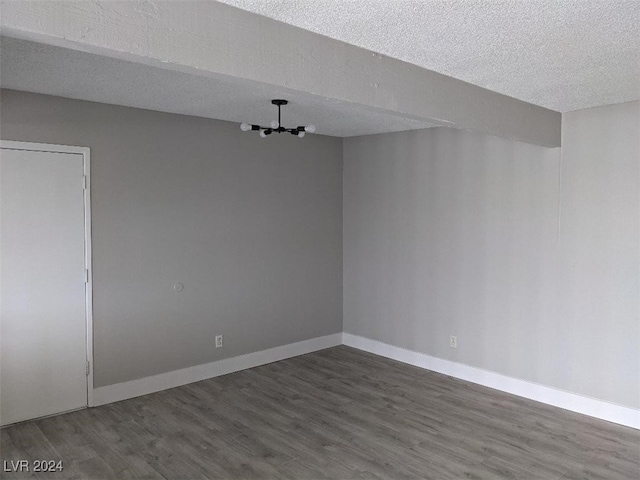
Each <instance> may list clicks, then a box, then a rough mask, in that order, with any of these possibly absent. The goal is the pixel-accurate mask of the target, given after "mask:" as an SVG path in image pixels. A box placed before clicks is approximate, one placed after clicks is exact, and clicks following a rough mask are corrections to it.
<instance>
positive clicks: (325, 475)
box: [0, 346, 640, 480]
mask: <svg viewBox="0 0 640 480" xmlns="http://www.w3.org/2000/svg"><path fill="white" fill-rule="evenodd" d="M0 441H1V444H0V446H1V451H0V457H1V459H2V460H7V461H11V460H13V461H16V460H29V461H33V460H36V459H38V460H45V459H51V460H63V462H64V470H63V471H62V472H53V473H47V474H42V473H40V474H36V473H34V472H22V473H20V472H3V475H2V478H8V479H13V478H50V479H57V478H68V479H105V478H149V479H185V478H189V479H236V478H246V479H252V478H253V479H259V478H278V479H279V478H283V479H329V478H339V479H372V480H375V479H404V478H406V479H437V480H446V479H458V478H470V479H496V478H511V479H518V480H519V479H527V480H529V479H549V480H558V479H560V478H563V479H574V478H575V479H577V478H580V479H584V478H590V479H591V478H593V479H599V478H602V479H623V478H624V479H637V478H640V432H639V431H637V430H634V429H631V428H626V427H622V426H620V425H615V424H611V423H608V422H604V421H600V420H597V419H594V418H590V417H585V416H583V415H579V414H576V413H573V412H568V411H565V410H561V409H558V408H554V407H551V406H549V405H544V404H540V403H537V402H533V401H530V400H527V399H524V398H520V397H516V396H513V395H509V394H506V393H504V392H500V391H496V390H492V389H490V388H485V387H482V386H480V385H475V384H472V383H468V382H464V381H462V380H458V379H455V378H451V377H447V376H444V375H439V374H437V373H434V372H429V371H426V370H422V369H419V368H417V367H413V366H411V365H406V364H403V363H400V362H395V361H392V360H388V359H385V358H382V357H378V356H376V355H372V354H369V353H366V352H362V351H359V350H355V349H353V348H349V347H345V346H341V347H335V348H330V349H326V350H322V351H319V352H315V353H312V354H308V355H302V356H299V357H295V358H291V359H288V360H284V361H281V362H275V363H271V364H268V365H263V366H261V367H257V368H253V369H249V370H245V371H241V372H236V373H233V374H229V375H224V376H222V377H218V378H213V379H210V380H205V381H202V382H197V383H193V384H190V385H185V386H183V387H178V388H174V389H171V390H166V391H163V392H158V393H155V394H150V395H145V396H142V397H137V398H134V399H131V400H126V401H122V402H117V403H113V404H110V405H104V406H101V407H97V408H92V409H87V410H82V411H78V412H72V413H68V414H64V415H59V416H56V417H50V418H45V419H40V420H36V421H33V422H27V423H23V424H19V425H14V426H11V427H7V428H4V429H2V430H1V431H0Z"/></svg>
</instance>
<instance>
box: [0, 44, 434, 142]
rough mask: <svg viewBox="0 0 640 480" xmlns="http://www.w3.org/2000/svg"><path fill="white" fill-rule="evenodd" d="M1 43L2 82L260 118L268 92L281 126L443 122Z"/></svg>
mask: <svg viewBox="0 0 640 480" xmlns="http://www.w3.org/2000/svg"><path fill="white" fill-rule="evenodd" d="M0 49H1V51H2V55H1V56H0V60H1V63H0V85H1V86H2V87H3V88H11V89H15V90H23V91H27V92H37V93H44V94H48V95H57V96H61V97H67V98H75V99H79V100H89V101H94V102H101V103H109V104H114V105H124V106H128V107H136V108H145V109H148V110H156V111H160V112H169V113H179V114H184V115H193V116H197V117H207V118H216V119H222V120H228V121H235V122H238V123H240V122H248V123H257V124H261V125H269V123H270V122H271V120H274V119H276V118H277V108H276V107H275V106H273V105H271V103H270V101H269V100H268V99H272V98H286V99H287V100H289V105H287V106H286V107H283V111H282V123H283V126H285V127H287V128H289V127H296V126H298V125H309V124H315V125H316V126H317V133H318V134H322V135H331V136H336V137H349V136H356V135H372V134H376V133H384V132H397V131H404V130H417V129H421V128H429V127H434V126H441V125H444V123H442V122H438V121H435V120H434V121H429V120H425V119H417V118H409V117H406V116H400V115H394V114H391V113H389V112H387V111H378V110H374V109H369V108H366V107H364V106H361V105H354V104H350V103H347V102H341V101H338V100H335V99H329V98H323V97H319V96H314V95H311V94H306V93H301V92H294V91H291V90H287V89H284V88H275V87H271V86H266V85H264V84H261V83H257V82H251V81H248V80H243V79H238V78H231V77H226V76H222V75H218V76H217V77H211V76H207V77H204V76H198V75H192V74H187V73H181V72H176V71H173V70H167V69H162V68H156V67H152V66H148V65H144V64H140V63H133V62H127V61H124V60H119V59H114V58H110V57H105V56H101V55H94V54H90V53H85V52H80V51H77V50H70V49H65V48H60V47H55V46H52V45H46V44H40V43H33V42H29V41H25V40H18V39H15V38H10V37H1V39H0Z"/></svg>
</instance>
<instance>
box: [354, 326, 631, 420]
mask: <svg viewBox="0 0 640 480" xmlns="http://www.w3.org/2000/svg"><path fill="white" fill-rule="evenodd" d="M342 343H343V344H344V345H348V346H350V347H354V348H357V349H359V350H364V351H365V352H370V353H374V354H376V355H380V356H382V357H387V358H391V359H393V360H398V361H399V362H403V363H408V364H410V365H414V366H416V367H420V368H424V369H427V370H432V371H434V372H438V373H442V374H444V375H449V376H451V377H456V378H459V379H461V380H466V381H468V382H472V383H477V384H479V385H484V386H485V387H490V388H495V389H496V390H500V391H503V392H507V393H511V394H513V395H518V396H520V397H524V398H528V399H531V400H536V401H538V402H542V403H546V404H548V405H553V406H554V407H560V408H563V409H565V410H570V411H572V412H577V413H582V414H584V415H589V416H591V417H595V418H599V419H601V420H607V421H609V422H613V423H618V424H620V425H625V426H627V427H631V428H636V429H640V410H636V409H633V408H629V407H624V406H622V405H616V404H613V403H609V402H605V401H603V400H597V399H594V398H589V397H584V396H582V395H578V394H575V393H571V392H565V391H563V390H558V389H556V388H552V387H546V386H544V385H539V384H536V383H532V382H527V381H525V380H519V379H517V378H513V377H508V376H506V375H502V374H499V373H495V372H490V371H488V370H482V369H480V368H475V367H470V366H468V365H464V364H461V363H456V362H452V361H449V360H443V359H441V358H437V357H432V356H430V355H426V354H424V353H419V352H414V351H411V350H407V349H404V348H400V347H395V346H393V345H389V344H386V343H382V342H378V341H377V340H371V339H369V338H365V337H360V336H357V335H352V334H350V333H343V334H342Z"/></svg>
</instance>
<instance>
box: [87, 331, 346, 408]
mask: <svg viewBox="0 0 640 480" xmlns="http://www.w3.org/2000/svg"><path fill="white" fill-rule="evenodd" d="M341 343H342V334H341V333H334V334H332V335H326V336H324V337H317V338H312V339H310V340H303V341H302V342H297V343H290V344H288V345H282V346H280V347H274V348H270V349H268V350H261V351H259V352H254V353H248V354H246V355H240V356H237V357H232V358H225V359H224V360H218V361H216V362H211V363H205V364H202V365H195V366H193V367H188V368H183V369H181V370H174V371H172V372H167V373H161V374H158V375H153V376H151V377H145V378H139V379H137V380H131V381H130V382H123V383H117V384H115V385H107V386H105V387H99V388H96V389H94V390H93V405H94V406H98V405H104V404H105V403H112V402H119V401H120V400H126V399H128V398H134V397H139V396H141V395H147V394H149V393H154V392H159V391H161V390H166V389H168V388H174V387H179V386H180V385H186V384H188V383H193V382H199V381H201V380H206V379H207V378H213V377H219V376H220V375H226V374H228V373H233V372H237V371H239V370H245V369H247V368H253V367H258V366H260V365H266V364H267V363H272V362H277V361H279V360H284V359H286V358H291V357H297V356H298V355H304V354H305V353H311V352H315V351H317V350H322V349H324V348H329V347H335V346H337V345H340V344H341Z"/></svg>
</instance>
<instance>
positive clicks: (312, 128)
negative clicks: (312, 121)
mask: <svg viewBox="0 0 640 480" xmlns="http://www.w3.org/2000/svg"><path fill="white" fill-rule="evenodd" d="M304 131H305V132H309V133H314V132H315V131H316V126H315V125H307V126H306V127H304Z"/></svg>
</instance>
